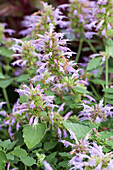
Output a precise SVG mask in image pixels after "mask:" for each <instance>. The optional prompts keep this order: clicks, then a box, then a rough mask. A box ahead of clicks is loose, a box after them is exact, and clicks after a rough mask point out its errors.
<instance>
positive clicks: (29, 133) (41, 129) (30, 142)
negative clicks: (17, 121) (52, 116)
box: [23, 123, 46, 149]
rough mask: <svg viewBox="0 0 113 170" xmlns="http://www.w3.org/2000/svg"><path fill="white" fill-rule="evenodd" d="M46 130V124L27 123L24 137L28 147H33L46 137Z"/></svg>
mask: <svg viewBox="0 0 113 170" xmlns="http://www.w3.org/2000/svg"><path fill="white" fill-rule="evenodd" d="M45 132H46V125H45V124H40V123H38V125H35V126H34V127H33V126H29V125H25V126H24V129H23V137H24V142H25V143H26V145H27V147H28V148H29V149H31V148H32V147H34V146H35V145H37V144H38V143H39V142H40V141H41V140H42V138H43V137H44V135H45Z"/></svg>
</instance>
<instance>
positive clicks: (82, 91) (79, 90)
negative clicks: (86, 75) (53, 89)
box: [74, 86, 89, 93]
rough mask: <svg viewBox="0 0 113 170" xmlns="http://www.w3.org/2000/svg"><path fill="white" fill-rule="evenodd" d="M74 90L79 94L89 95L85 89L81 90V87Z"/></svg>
mask: <svg viewBox="0 0 113 170" xmlns="http://www.w3.org/2000/svg"><path fill="white" fill-rule="evenodd" d="M74 90H76V91H77V92H79V93H89V92H88V91H87V90H86V89H84V88H82V87H77V86H76V87H74Z"/></svg>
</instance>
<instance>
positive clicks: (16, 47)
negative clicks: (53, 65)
mask: <svg viewBox="0 0 113 170" xmlns="http://www.w3.org/2000/svg"><path fill="white" fill-rule="evenodd" d="M14 41H15V44H13V45H12V47H11V49H12V50H13V51H14V54H13V57H14V58H16V61H14V62H13V63H12V65H13V66H15V65H17V66H20V67H22V68H24V69H25V70H26V71H27V72H28V73H30V72H31V70H33V72H34V73H35V69H36V66H35V65H36V64H35V63H36V61H37V60H38V56H37V55H38V54H37V53H36V46H35V44H34V43H33V41H32V40H30V41H22V40H18V39H15V38H14ZM30 74H31V73H30Z"/></svg>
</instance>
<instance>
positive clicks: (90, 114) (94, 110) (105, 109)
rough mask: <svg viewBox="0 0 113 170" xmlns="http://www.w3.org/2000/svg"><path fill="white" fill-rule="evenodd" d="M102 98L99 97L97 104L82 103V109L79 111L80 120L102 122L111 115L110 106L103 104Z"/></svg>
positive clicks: (112, 113)
mask: <svg viewBox="0 0 113 170" xmlns="http://www.w3.org/2000/svg"><path fill="white" fill-rule="evenodd" d="M103 101H104V99H101V100H100V102H99V104H95V105H92V106H88V105H86V104H84V103H83V104H82V105H83V107H84V109H83V110H82V111H81V112H80V114H79V118H80V121H83V120H89V121H91V122H103V121H106V120H107V118H108V117H112V116H113V112H112V111H111V110H112V109H113V107H112V106H109V105H106V106H104V104H103Z"/></svg>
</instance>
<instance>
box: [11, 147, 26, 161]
mask: <svg viewBox="0 0 113 170" xmlns="http://www.w3.org/2000/svg"><path fill="white" fill-rule="evenodd" d="M12 154H13V155H15V156H17V157H19V158H20V157H21V156H23V155H26V156H27V152H26V150H24V149H22V148H20V146H17V147H15V148H14V150H13V151H12Z"/></svg>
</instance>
